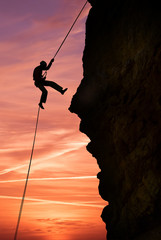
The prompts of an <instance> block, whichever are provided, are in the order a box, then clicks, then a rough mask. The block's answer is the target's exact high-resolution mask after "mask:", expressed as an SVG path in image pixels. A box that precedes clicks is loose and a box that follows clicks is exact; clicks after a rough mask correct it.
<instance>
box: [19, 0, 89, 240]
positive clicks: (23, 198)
mask: <svg viewBox="0 0 161 240" xmlns="http://www.w3.org/2000/svg"><path fill="white" fill-rule="evenodd" d="M87 3H88V1H86V3H85V4H84V6H83V7H82V9H81V11H80V12H79V14H78V16H77V17H76V19H75V21H74V22H73V24H72V26H71V28H70V29H69V31H68V33H67V35H66V36H65V38H64V40H63V41H62V43H61V44H60V47H59V48H58V50H57V52H56V53H55V55H54V58H55V57H56V55H57V54H58V52H59V51H60V49H61V48H62V46H63V44H64V42H65V41H66V39H67V37H68V36H69V34H70V32H71V30H72V29H73V27H74V25H75V23H76V22H77V20H78V18H79V17H80V15H81V13H82V12H83V10H84V8H85V6H86V5H87ZM39 113H40V107H39V108H38V113H37V120H36V127H35V134H34V140H33V145H32V151H31V156H30V161H29V167H28V172H27V177H26V183H25V187H24V192H23V196H22V200H21V205H20V210H19V215H18V221H17V225H16V231H15V235H14V240H17V234H18V229H19V225H20V220H21V214H22V208H23V204H24V200H25V195H26V189H27V184H28V179H29V174H30V169H31V163H32V157H33V152H34V147H35V141H36V134H37V127H38V121H39Z"/></svg>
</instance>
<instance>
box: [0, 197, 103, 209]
mask: <svg viewBox="0 0 161 240" xmlns="http://www.w3.org/2000/svg"><path fill="white" fill-rule="evenodd" d="M0 199H11V200H21V199H22V198H21V197H13V196H0ZM25 200H26V201H29V202H31V203H30V204H36V205H37V204H56V205H69V206H78V207H91V208H101V209H102V208H103V207H104V206H103V205H98V204H89V203H79V202H78V203H77V202H63V201H53V200H45V199H37V198H28V197H26V198H25ZM34 202H35V203H34Z"/></svg>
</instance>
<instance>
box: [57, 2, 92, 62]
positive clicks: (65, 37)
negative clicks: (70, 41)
mask: <svg viewBox="0 0 161 240" xmlns="http://www.w3.org/2000/svg"><path fill="white" fill-rule="evenodd" d="M87 3H88V1H86V3H85V4H84V6H83V7H82V9H81V10H80V12H79V14H78V16H77V17H76V19H75V21H74V22H73V24H72V26H71V28H70V29H69V31H68V33H67V35H66V36H65V38H64V40H63V41H62V43H61V44H60V47H59V48H58V50H57V52H56V53H55V55H54V58H55V57H56V55H57V54H58V52H59V51H60V49H61V47H62V46H63V44H64V42H65V40H66V39H67V37H68V36H69V33H70V32H71V31H72V29H73V27H74V25H75V24H76V22H77V20H78V18H79V17H80V15H81V13H82V12H83V10H84V8H85V6H86V5H87Z"/></svg>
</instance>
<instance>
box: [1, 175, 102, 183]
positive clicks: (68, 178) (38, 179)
mask: <svg viewBox="0 0 161 240" xmlns="http://www.w3.org/2000/svg"><path fill="white" fill-rule="evenodd" d="M96 178H97V177H96V176H81V177H58V178H29V181H30V182H31V181H58V180H84V179H96ZM24 181H26V179H15V180H4V181H0V183H15V182H24Z"/></svg>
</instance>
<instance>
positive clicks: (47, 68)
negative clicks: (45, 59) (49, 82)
mask: <svg viewBox="0 0 161 240" xmlns="http://www.w3.org/2000/svg"><path fill="white" fill-rule="evenodd" d="M53 62H54V58H52V59H51V61H50V62H49V64H48V66H47V67H46V69H45V70H49V69H50V67H51V65H52V63H53Z"/></svg>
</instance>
